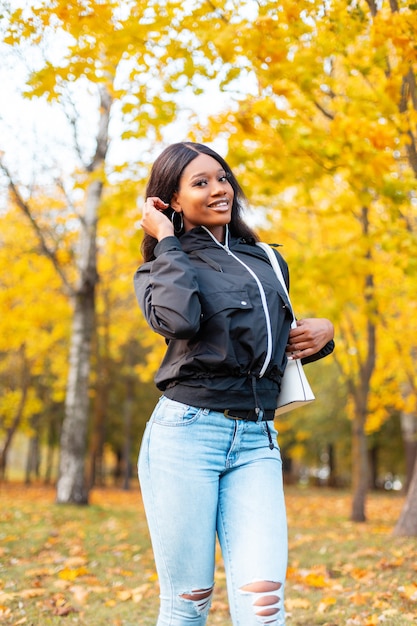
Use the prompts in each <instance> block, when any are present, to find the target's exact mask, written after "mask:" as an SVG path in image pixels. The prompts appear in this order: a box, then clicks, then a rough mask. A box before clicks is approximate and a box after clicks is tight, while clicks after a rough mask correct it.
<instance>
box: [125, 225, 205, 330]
mask: <svg viewBox="0 0 417 626" xmlns="http://www.w3.org/2000/svg"><path fill="white" fill-rule="evenodd" d="M154 254H155V257H156V258H155V260H154V261H150V262H148V263H144V264H143V265H142V266H141V267H139V269H138V270H137V271H136V274H135V277H134V286H135V293H136V297H137V300H138V303H139V306H140V308H141V309H142V312H143V314H144V316H145V318H146V320H147V322H148V324H149V325H150V327H151V328H152V329H153V330H154V331H155V332H157V333H159V334H160V335H162V336H163V337H165V338H167V339H187V338H189V337H192V336H193V335H195V333H196V332H197V331H198V330H199V328H200V317H201V305H200V299H199V287H198V282H197V276H196V272H195V270H194V268H193V266H192V265H191V263H190V261H189V259H188V257H187V255H186V254H185V253H184V252H183V250H182V248H181V245H180V242H179V241H178V239H177V237H174V236H172V237H165V238H164V239H162V240H161V241H160V242H159V243H158V244H157V245H156V247H155V251H154Z"/></svg>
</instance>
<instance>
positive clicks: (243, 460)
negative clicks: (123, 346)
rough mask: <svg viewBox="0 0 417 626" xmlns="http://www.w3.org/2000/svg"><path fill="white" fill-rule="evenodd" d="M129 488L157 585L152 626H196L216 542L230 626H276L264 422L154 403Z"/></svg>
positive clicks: (275, 464) (276, 539) (203, 615)
mask: <svg viewBox="0 0 417 626" xmlns="http://www.w3.org/2000/svg"><path fill="white" fill-rule="evenodd" d="M267 427H269V429H270V431H271V433H272V436H273V440H274V442H275V447H274V449H273V450H271V449H270V448H269V441H268V432H267ZM139 479H140V485H141V490H142V497H143V501H144V505H145V510H146V516H147V520H148V525H149V530H150V534H151V540H152V547H153V551H154V557H155V562H156V568H157V572H158V577H159V584H160V600H161V604H160V613H159V618H158V622H157V626H190V625H191V624H193V625H194V626H204V625H205V624H206V621H207V615H208V612H209V609H210V604H211V599H212V594H213V587H214V567H215V546H216V534H217V536H218V539H219V543H220V547H221V551H222V556H223V560H224V565H225V570H226V576H227V589H228V596H229V605H230V612H231V616H232V621H233V625H234V626H260V625H261V626H283V625H284V624H285V615H284V600H283V592H284V580H285V573H286V567H287V523H286V513H285V503H284V495H283V486H282V464H281V456H280V452H279V448H278V446H277V444H276V431H275V430H274V425H273V422H247V421H242V420H234V419H228V418H227V417H225V416H224V415H223V413H220V412H218V411H211V410H209V409H200V408H197V407H192V406H188V405H185V404H182V403H180V402H176V401H173V400H169V399H168V398H166V397H164V396H162V398H160V400H159V402H158V404H157V406H156V407H155V410H154V412H153V414H152V416H151V419H150V421H149V422H148V424H147V426H146V430H145V434H144V437H143V440H142V445H141V451H140V455H139Z"/></svg>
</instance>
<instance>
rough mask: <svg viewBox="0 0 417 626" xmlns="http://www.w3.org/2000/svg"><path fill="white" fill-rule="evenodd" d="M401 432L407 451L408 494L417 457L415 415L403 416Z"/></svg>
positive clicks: (416, 424)
mask: <svg viewBox="0 0 417 626" xmlns="http://www.w3.org/2000/svg"><path fill="white" fill-rule="evenodd" d="M401 432H402V436H403V441H404V451H405V471H406V481H405V491H406V493H408V490H409V488H410V485H411V480H412V478H413V471H414V465H415V461H416V456H417V418H416V416H415V414H414V413H402V414H401Z"/></svg>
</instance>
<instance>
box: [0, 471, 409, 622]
mask: <svg viewBox="0 0 417 626" xmlns="http://www.w3.org/2000/svg"><path fill="white" fill-rule="evenodd" d="M286 491H287V508H288V521H289V532H290V556H289V567H288V576H287V588H286V601H285V605H286V612H287V624H288V626H315V625H321V626H344V625H350V626H356V625H357V626H374V625H375V626H376V625H379V624H382V625H383V626H397V625H402V624H404V625H405V624H411V623H415V624H417V538H416V537H408V538H404V537H402V538H398V537H393V535H392V531H393V528H394V526H395V522H396V521H397V519H398V517H399V514H400V511H401V508H402V506H403V503H404V497H403V496H401V495H399V494H394V493H385V492H384V493H372V494H370V495H369V497H368V501H367V517H368V521H367V522H366V523H363V524H358V523H353V522H350V521H349V514H350V504H351V497H350V494H349V493H347V492H339V491H332V490H326V489H317V488H303V489H302V488H297V487H289V488H287V490H286ZM54 499H55V491H54V489H53V488H52V487H45V486H41V485H32V486H28V487H26V486H24V485H21V484H18V483H5V484H1V485H0V624H6V625H10V626H18V625H20V624H24V625H26V626H48V625H52V624H60V625H61V626H64V625H65V626H69V625H70V624H71V625H72V624H79V625H83V626H155V623H156V613H157V604H158V580H157V576H156V573H155V569H154V564H153V559H152V551H151V548H150V543H149V536H148V532H147V527H146V521H145V516H144V511H143V507H142V502H141V497H140V491H139V490H138V489H132V490H130V491H122V490H116V489H110V488H107V489H95V490H93V491H92V493H91V504H90V506H85V507H76V506H69V505H57V504H55V503H54ZM215 625H216V626H231V622H230V619H229V616H228V608H227V596H226V589H225V576H224V570H223V565H222V560H221V556H220V553H219V554H218V555H217V572H216V587H215V594H214V599H213V605H212V610H211V613H210V616H209V620H208V624H207V626H215Z"/></svg>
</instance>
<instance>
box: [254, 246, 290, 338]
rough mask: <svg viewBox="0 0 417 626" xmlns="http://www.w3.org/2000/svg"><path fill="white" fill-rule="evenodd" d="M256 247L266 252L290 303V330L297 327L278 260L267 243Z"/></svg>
mask: <svg viewBox="0 0 417 626" xmlns="http://www.w3.org/2000/svg"><path fill="white" fill-rule="evenodd" d="M256 245H257V246H259V247H260V248H262V250H264V251H265V252H266V254H267V255H268V258H269V262H270V263H271V265H272V269H273V270H274V272H275V274H276V275H277V278H278V280H279V282H280V283H281V285H282V287H283V289H284V291H285V293H286V296H287V298H288V302H289V303H290V306H291V313H292V317H293V321H292V324H291V327H292V328H295V327H296V326H297V322H296V319H295V315H294V309H293V308H292V304H291V300H290V294H289V293H288V289H287V285H286V284H285V279H284V274H283V273H282V269H281V266H280V264H279V263H278V259H277V255H276V254H275V252H274V251H273V250H272V248H271V246H270V245H269V244H268V243H264V242H263V241H258V242H257V243H256Z"/></svg>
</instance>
